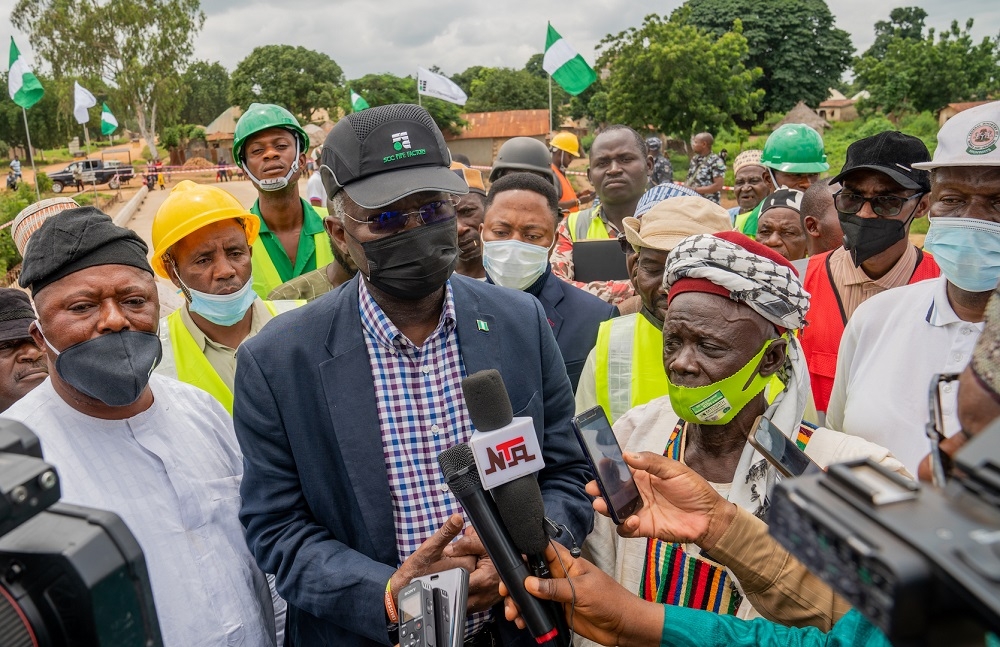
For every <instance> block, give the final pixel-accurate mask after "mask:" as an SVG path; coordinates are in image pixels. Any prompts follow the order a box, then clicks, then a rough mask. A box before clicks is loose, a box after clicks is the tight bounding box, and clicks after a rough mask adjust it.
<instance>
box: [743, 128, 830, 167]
mask: <svg viewBox="0 0 1000 647" xmlns="http://www.w3.org/2000/svg"><path fill="white" fill-rule="evenodd" d="M760 163H761V164H763V165H764V166H766V167H768V168H772V169H774V170H775V171H781V172H782V173H822V172H823V171H827V170H829V169H830V165H829V164H827V163H826V153H825V152H824V151H823V137H822V136H820V134H819V133H818V132H816V131H815V130H813V129H812V128H810V127H809V126H806V125H805V124H785V125H784V126H781V127H780V128H778V129H777V130H775V131H774V132H773V133H771V136H770V137H768V138H767V141H766V142H764V153H763V154H762V155H761V157H760Z"/></svg>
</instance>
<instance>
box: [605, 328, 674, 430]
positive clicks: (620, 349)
mask: <svg viewBox="0 0 1000 647" xmlns="http://www.w3.org/2000/svg"><path fill="white" fill-rule="evenodd" d="M594 348H595V351H594V358H595V360H596V363H597V365H596V366H595V375H594V378H595V386H596V389H597V403H598V404H600V405H601V407H602V408H603V409H604V411H605V413H607V414H608V419H610V420H611V422H614V421H616V420H618V419H619V418H621V417H622V416H623V415H625V412H626V411H628V410H629V409H631V408H632V407H636V406H638V405H640V404H645V403H647V402H649V401H650V400H654V399H656V398H658V397H660V396H663V395H666V394H667V375H666V373H665V372H664V370H663V335H662V333H661V332H660V330H659V329H658V328H657V327H656V326H654V325H653V324H651V323H649V320H648V319H646V318H645V317H644V316H642V315H641V314H638V313H637V314H631V315H624V316H621V317H615V318H614V319H609V320H608V321H604V322H602V323H601V326H600V328H599V329H598V331H597V343H596V344H595V346H594Z"/></svg>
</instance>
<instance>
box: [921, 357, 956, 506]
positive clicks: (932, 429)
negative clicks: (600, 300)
mask: <svg viewBox="0 0 1000 647" xmlns="http://www.w3.org/2000/svg"><path fill="white" fill-rule="evenodd" d="M958 377H959V374H958V373H938V374H937V375H935V376H934V377H932V378H931V385H930V392H929V393H928V398H927V399H928V408H929V409H930V412H929V413H930V415H929V416H928V418H927V427H926V432H927V437H928V438H929V439H930V441H931V479H932V481H933V482H934V485H936V486H937V487H944V485H945V475H946V474H947V473H948V472H950V471H951V468H952V463H951V457H950V456H948V454H946V453H945V452H943V451H941V447H940V445H941V441H942V440H944V439H945V435H944V416H943V414H942V408H941V385H942V384H950V383H951V382H954V381H956V380H957V379H958ZM949 390H950V389H949Z"/></svg>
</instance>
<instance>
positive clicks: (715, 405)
mask: <svg viewBox="0 0 1000 647" xmlns="http://www.w3.org/2000/svg"><path fill="white" fill-rule="evenodd" d="M775 341H777V340H775V339H771V340H768V342H767V343H765V344H764V347H763V348H761V349H760V351H759V352H758V353H757V354H756V355H754V356H753V358H752V359H751V360H750V361H749V362H747V363H746V365H744V366H743V368H741V369H740V370H738V371H736V373H734V374H733V375H730V376H729V377H727V378H723V379H721V380H719V381H718V382H713V383H712V384H706V385H705V386H691V387H688V386H678V385H676V384H674V383H673V382H671V381H670V377H669V376H668V377H667V394H668V395H669V396H670V406H671V407H673V410H674V413H676V414H677V415H678V416H679V417H680V418H681V420H684V421H686V422H690V423H693V424H697V425H724V424H727V423H729V422H731V421H732V419H733V418H735V417H736V414H737V413H739V412H740V411H742V410H743V408H744V407H745V406H747V405H748V404H749V403H750V401H751V400H753V399H754V398H755V397H757V395H758V394H760V392H761V391H763V390H764V387H766V386H767V383H768V382H770V381H771V378H770V376H768V377H764V376H762V375H761V374H760V373H759V372H758V368H759V365H760V362H761V360H762V359H763V358H764V353H766V352H767V349H768V348H770V347H771V344H773V343H774V342H775Z"/></svg>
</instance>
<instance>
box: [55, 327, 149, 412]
mask: <svg viewBox="0 0 1000 647" xmlns="http://www.w3.org/2000/svg"><path fill="white" fill-rule="evenodd" d="M36 325H38V324H37V323H36ZM38 331H39V332H41V333H42V337H44V336H45V333H44V332H42V328H41V326H38ZM45 345H46V346H48V347H49V349H50V350H51V351H52V352H53V353H55V355H56V361H55V365H56V373H58V374H59V377H61V378H62V380H63V381H64V382H66V383H67V384H69V385H70V386H72V387H73V388H74V389H76V390H77V391H79V392H80V393H83V394H85V395H88V396H90V397H92V398H94V399H96V400H100V401H101V402H103V403H104V404H106V405H108V406H110V407H125V406H128V405H130V404H132V403H133V402H135V401H136V400H138V399H139V396H141V395H142V392H143V391H145V390H146V385H147V384H149V376H150V375H152V373H153V369H154V368H156V365H157V364H159V363H160V358H161V357H162V356H163V348H162V346H160V338H159V337H158V336H157V335H156V333H151V332H142V331H138V330H121V331H118V332H112V333H106V334H103V335H98V336H97V337H94V338H93V339H88V340H86V341H82V342H80V343H79V344H74V345H73V346H70V347H69V348H67V349H65V350H63V351H62V352H60V351H58V350H56V349H55V348H53V347H52V344H50V343H49V340H48V339H46V340H45Z"/></svg>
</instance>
